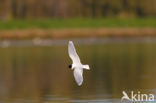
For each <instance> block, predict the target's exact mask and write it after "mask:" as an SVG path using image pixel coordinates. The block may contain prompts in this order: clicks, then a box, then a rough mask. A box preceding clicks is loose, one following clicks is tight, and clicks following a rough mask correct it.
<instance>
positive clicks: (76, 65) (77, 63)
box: [68, 41, 90, 86]
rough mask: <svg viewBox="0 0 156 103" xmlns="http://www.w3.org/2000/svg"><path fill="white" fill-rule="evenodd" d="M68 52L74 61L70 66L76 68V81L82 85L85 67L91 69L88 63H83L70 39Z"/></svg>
mask: <svg viewBox="0 0 156 103" xmlns="http://www.w3.org/2000/svg"><path fill="white" fill-rule="evenodd" d="M68 53H69V56H70V58H71V59H72V61H73V63H72V65H70V66H69V67H70V68H72V69H74V78H75V81H76V82H77V84H78V85H79V86H80V85H82V82H83V69H87V70H89V69H90V68H89V66H88V65H83V64H82V63H81V61H80V58H79V56H78V55H77V53H76V50H75V47H74V44H73V42H72V41H69V44H68Z"/></svg>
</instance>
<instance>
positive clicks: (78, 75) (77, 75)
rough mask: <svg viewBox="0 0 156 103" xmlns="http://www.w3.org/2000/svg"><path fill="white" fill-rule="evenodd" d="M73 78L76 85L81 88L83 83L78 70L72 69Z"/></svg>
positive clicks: (80, 71)
mask: <svg viewBox="0 0 156 103" xmlns="http://www.w3.org/2000/svg"><path fill="white" fill-rule="evenodd" d="M74 78H75V81H76V83H77V84H78V85H79V86H81V85H82V82H83V76H82V70H80V69H78V68H76V69H74Z"/></svg>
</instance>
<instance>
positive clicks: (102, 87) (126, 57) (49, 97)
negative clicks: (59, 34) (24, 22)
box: [0, 41, 156, 103]
mask: <svg viewBox="0 0 156 103" xmlns="http://www.w3.org/2000/svg"><path fill="white" fill-rule="evenodd" d="M79 42H81V41H76V42H75V46H76V49H77V52H78V54H79V56H80V58H81V61H82V63H84V64H89V65H90V68H91V70H90V71H87V70H85V71H84V83H83V85H82V86H81V87H79V86H77V84H76V82H75V80H74V77H73V71H72V70H70V69H69V68H68V65H69V64H71V60H70V58H69V57H68V52H67V44H68V42H67V41H63V42H60V45H47V46H45V45H44V46H33V45H32V46H30V45H29V46H9V47H6V48H0V103H88V102H89V103H118V102H120V100H121V99H120V98H121V97H122V91H123V90H124V91H126V92H128V93H129V92H130V91H136V93H137V91H140V92H141V93H153V94H156V42H145V43H144V42H118V41H116V42H102V43H96V42H95V43H94V42H92V43H89V42H90V41H88V42H87V43H84V42H83V43H82V42H81V43H79ZM15 44H16V43H15Z"/></svg>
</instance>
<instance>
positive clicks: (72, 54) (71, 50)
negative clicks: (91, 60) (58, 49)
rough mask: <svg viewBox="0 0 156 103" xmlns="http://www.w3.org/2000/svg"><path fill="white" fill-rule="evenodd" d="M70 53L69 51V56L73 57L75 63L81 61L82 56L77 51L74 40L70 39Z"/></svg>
mask: <svg viewBox="0 0 156 103" xmlns="http://www.w3.org/2000/svg"><path fill="white" fill-rule="evenodd" d="M68 53H69V56H70V58H71V59H72V61H73V63H80V58H79V56H78V55H77V53H76V50H75V47H74V44H73V42H72V41H69V44H68Z"/></svg>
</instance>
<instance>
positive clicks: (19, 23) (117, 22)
mask: <svg viewBox="0 0 156 103" xmlns="http://www.w3.org/2000/svg"><path fill="white" fill-rule="evenodd" d="M102 27H108V28H115V27H156V19H155V18H137V19H115V18H104V19H102V18H100V19H91V18H90V19H88V18H86V19H40V20H39V19H37V20H6V21H5V20H4V21H0V29H1V30H7V29H31V28H39V29H60V28H102Z"/></svg>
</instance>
